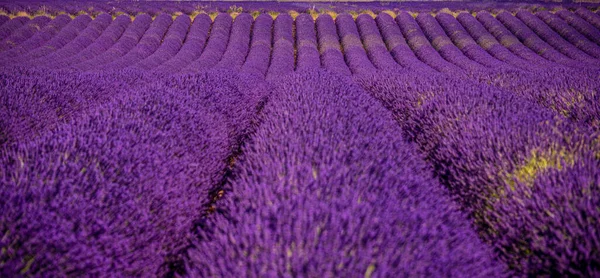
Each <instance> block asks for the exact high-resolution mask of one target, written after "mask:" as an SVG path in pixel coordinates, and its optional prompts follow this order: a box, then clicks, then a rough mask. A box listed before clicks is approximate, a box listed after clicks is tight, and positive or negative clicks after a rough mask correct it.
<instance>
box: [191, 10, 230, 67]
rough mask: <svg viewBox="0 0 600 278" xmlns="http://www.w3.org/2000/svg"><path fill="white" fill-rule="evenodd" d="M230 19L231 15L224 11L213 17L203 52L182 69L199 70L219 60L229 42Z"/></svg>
mask: <svg viewBox="0 0 600 278" xmlns="http://www.w3.org/2000/svg"><path fill="white" fill-rule="evenodd" d="M232 20H233V19H232V18H231V16H230V15H229V14H226V13H221V14H219V15H218V16H217V17H216V18H215V22H213V25H212V28H211V30H210V37H209V38H208V42H207V44H206V47H205V48H204V52H202V55H200V57H199V58H198V59H197V60H195V61H193V62H192V63H191V64H189V65H188V66H187V67H186V68H184V69H183V71H185V72H199V71H200V70H202V69H206V68H210V67H212V66H214V65H216V64H217V63H218V62H219V60H221V58H222V56H223V53H224V52H225V49H226V48H227V43H228V42H229V37H230V36H229V33H230V31H231V24H232Z"/></svg>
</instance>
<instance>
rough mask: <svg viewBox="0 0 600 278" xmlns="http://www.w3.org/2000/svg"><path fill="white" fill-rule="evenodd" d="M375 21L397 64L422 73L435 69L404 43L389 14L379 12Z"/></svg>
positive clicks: (396, 25)
mask: <svg viewBox="0 0 600 278" xmlns="http://www.w3.org/2000/svg"><path fill="white" fill-rule="evenodd" d="M375 21H376V22H377V26H378V27H379V30H380V31H381V35H382V36H383V40H384V41H385V43H386V45H387V48H388V50H389V51H390V54H391V55H392V57H394V60H396V62H397V63H398V64H400V65H401V66H402V67H405V68H408V69H412V70H415V71H419V72H424V73H429V72H434V71H435V70H434V69H433V68H431V67H430V66H428V65H427V64H425V63H423V62H422V61H421V60H419V59H418V58H417V57H416V56H415V53H414V52H413V51H412V50H411V49H410V46H408V44H407V43H406V40H405V39H404V36H403V35H402V31H400V28H399V27H398V24H396V22H395V21H394V19H393V18H392V17H391V16H390V15H388V14H386V13H379V14H378V15H377V18H375Z"/></svg>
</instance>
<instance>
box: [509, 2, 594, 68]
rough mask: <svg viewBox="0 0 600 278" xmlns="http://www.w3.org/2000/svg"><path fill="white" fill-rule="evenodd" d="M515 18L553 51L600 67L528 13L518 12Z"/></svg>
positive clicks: (591, 58)
mask: <svg viewBox="0 0 600 278" xmlns="http://www.w3.org/2000/svg"><path fill="white" fill-rule="evenodd" d="M542 15H543V13H542ZM517 18H519V19H520V20H521V21H523V23H525V24H526V25H527V26H529V28H531V29H532V30H533V31H534V32H535V33H536V34H537V35H538V36H540V37H541V38H542V39H544V40H545V41H546V42H547V43H548V44H550V45H552V46H553V47H554V48H555V49H557V50H558V51H560V52H561V53H563V54H565V55H567V56H568V57H570V58H572V59H574V60H577V61H580V62H585V63H590V64H592V65H595V66H598V65H600V62H599V61H594V58H593V57H592V56H589V55H587V54H586V53H584V52H583V51H581V50H579V49H577V47H575V46H574V45H572V44H570V43H569V42H567V41H566V40H565V39H563V38H562V37H561V36H560V35H559V34H557V33H556V32H554V31H553V30H552V28H550V27H549V26H548V25H546V24H545V23H544V22H543V21H542V20H541V19H539V18H538V17H536V16H535V15H533V14H531V13H530V12H527V11H519V12H518V13H517Z"/></svg>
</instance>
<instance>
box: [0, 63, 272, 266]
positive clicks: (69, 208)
mask: <svg viewBox="0 0 600 278" xmlns="http://www.w3.org/2000/svg"><path fill="white" fill-rule="evenodd" d="M98 74H100V73H98ZM102 74H108V75H111V74H115V75H120V77H121V78H123V77H125V79H128V80H138V79H143V80H144V81H143V82H140V83H137V84H136V85H135V86H133V85H132V86H129V87H125V88H123V89H118V88H114V87H113V88H111V89H113V90H114V91H115V92H114V93H113V94H112V96H111V97H110V100H109V101H107V102H105V103H97V105H95V106H94V107H93V109H89V110H88V111H86V112H85V113H82V114H80V115H78V117H76V118H73V119H72V120H70V121H68V122H66V123H62V124H59V125H58V126H57V127H56V128H54V129H52V130H51V132H49V133H46V134H45V135H44V136H42V137H41V138H39V139H36V140H31V141H29V142H27V143H25V142H20V143H18V144H15V145H11V146H10V147H5V148H3V149H2V150H1V151H0V153H1V156H0V160H2V163H1V165H2V167H0V177H2V184H3V186H2V187H1V188H0V196H2V200H3V202H0V208H1V209H2V211H3V214H2V216H0V217H1V219H2V221H0V223H1V224H0V230H1V231H2V233H3V235H5V236H4V237H3V238H2V239H1V245H2V247H3V250H4V252H2V254H1V255H0V260H1V261H2V262H3V267H2V269H1V272H2V275H3V276H14V275H17V274H18V273H20V274H21V275H31V276H65V275H66V276H68V275H74V274H77V275H86V276H89V275H91V276H95V275H116V276H123V275H125V276H131V275H133V276H138V275H141V276H148V275H150V276H155V275H156V276H162V275H164V274H165V273H167V272H169V271H170V269H169V267H170V265H171V263H172V262H173V261H176V260H178V258H179V257H178V256H179V254H180V252H182V250H185V247H186V245H187V244H188V243H187V239H188V238H190V236H191V234H190V232H191V231H192V227H193V223H194V221H195V220H196V219H198V218H199V217H200V216H201V214H202V212H203V211H204V207H205V206H206V205H207V203H208V202H209V194H208V192H209V191H211V190H213V189H214V187H215V186H217V185H218V184H219V183H220V182H221V180H222V178H223V173H224V170H225V169H226V167H227V163H228V160H229V157H230V156H231V154H232V152H233V151H234V150H235V149H236V148H237V144H238V142H239V139H240V137H241V136H242V135H243V134H244V132H245V130H246V129H248V128H250V124H251V121H249V120H247V119H251V118H252V117H253V115H254V114H255V113H256V112H257V109H258V107H259V106H260V103H261V102H262V101H263V100H262V99H263V95H264V93H265V92H266V90H265V89H264V88H265V86H264V84H263V85H261V82H260V80H255V79H252V78H248V77H243V76H237V75H235V74H233V73H230V72H224V71H221V72H212V73H205V74H201V75H194V76H180V77H177V78H170V79H169V78H167V79H162V80H161V79H160V76H153V75H143V74H140V73H137V72H114V73H102ZM87 76H94V77H97V79H99V80H101V79H102V75H97V74H96V75H89V74H87ZM157 77H158V79H157ZM86 78H87V77H85V76H84V77H83V78H82V79H86ZM110 78H113V77H110ZM151 80H158V81H155V82H152V81H151ZM66 84H68V83H63V86H64V85H66ZM142 84H144V85H142ZM145 84H148V85H145ZM173 85H178V86H173ZM251 85H252V86H251ZM174 88H177V89H174ZM248 88H252V89H248ZM64 105H66V106H68V104H66V103H65V104H64ZM66 106H65V108H66ZM33 254H34V255H33Z"/></svg>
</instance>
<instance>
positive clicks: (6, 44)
mask: <svg viewBox="0 0 600 278" xmlns="http://www.w3.org/2000/svg"><path fill="white" fill-rule="evenodd" d="M49 21H51V19H50V18H49V17H46V16H37V17H35V18H34V19H32V20H30V21H28V22H27V23H26V24H24V25H23V26H21V27H20V28H18V29H16V30H15V31H14V32H13V33H11V34H10V35H9V36H7V37H6V38H5V39H3V40H2V41H1V42H0V51H6V50H8V49H11V48H13V47H15V46H17V45H19V44H21V43H22V42H24V41H26V40H27V39H29V38H31V36H33V35H34V34H35V33H36V32H37V31H39V30H40V29H41V28H44V26H46V24H47V23H48V22H49ZM10 28H12V27H10ZM0 32H1V31H0Z"/></svg>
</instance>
